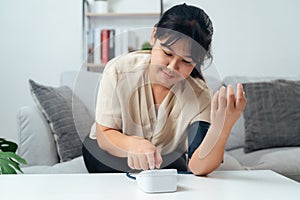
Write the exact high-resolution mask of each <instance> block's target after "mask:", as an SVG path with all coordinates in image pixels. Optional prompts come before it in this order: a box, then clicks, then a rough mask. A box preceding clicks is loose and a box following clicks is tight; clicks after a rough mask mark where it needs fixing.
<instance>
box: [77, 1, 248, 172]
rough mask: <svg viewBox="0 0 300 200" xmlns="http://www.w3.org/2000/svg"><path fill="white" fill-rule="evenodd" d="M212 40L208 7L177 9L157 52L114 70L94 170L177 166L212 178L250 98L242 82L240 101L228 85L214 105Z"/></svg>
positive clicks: (99, 117)
mask: <svg viewBox="0 0 300 200" xmlns="http://www.w3.org/2000/svg"><path fill="white" fill-rule="evenodd" d="M212 34H213V28H212V23H211V21H210V19H209V17H208V16H207V14H206V13H205V12H204V11H203V10H202V9H200V8H197V7H194V6H189V5H186V4H181V5H176V6H174V7H172V8H170V9H169V10H167V11H166V12H165V13H164V14H163V16H162V17H161V19H160V20H159V22H158V23H157V24H156V26H155V27H154V29H153V32H152V35H151V44H152V50H151V51H137V52H133V53H130V54H128V55H124V56H121V57H118V58H115V59H113V60H112V61H110V62H109V63H108V64H107V66H106V69H105V71H104V73H103V77H102V80H101V83H100V88H99V92H98V100H97V108H96V123H95V124H94V126H93V127H92V130H91V133H90V136H89V137H87V138H86V140H85V142H84V146H83V156H84V160H85V164H86V167H87V169H88V170H89V172H120V171H127V170H130V169H142V170H147V169H154V168H176V169H178V170H180V171H186V170H188V169H189V170H190V171H192V172H193V173H194V174H196V175H206V174H208V173H210V172H212V171H213V170H215V169H216V168H217V167H218V166H219V165H220V163H221V162H222V159H223V155H224V149H225V144H226V141H227V139H228V137H229V134H230V131H231V128H232V126H233V125H234V123H235V122H236V121H237V120H238V118H239V117H240V115H241V113H242V112H243V109H244V107H245V105H246V98H245V93H244V91H243V88H242V85H241V84H238V85H237V94H236V97H235V95H234V92H233V87H232V86H228V88H227V91H226V88H225V87H221V88H220V90H219V91H218V92H216V93H215V94H214V96H213V98H212V100H211V97H210V92H209V89H208V87H207V85H206V83H205V81H204V78H203V76H202V73H201V66H202V65H203V62H204V60H205V59H210V57H211V56H210V46H211V40H212ZM186 152H187V155H188V158H187V159H186V156H185V155H186Z"/></svg>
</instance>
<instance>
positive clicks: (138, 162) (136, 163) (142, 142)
mask: <svg viewBox="0 0 300 200" xmlns="http://www.w3.org/2000/svg"><path fill="white" fill-rule="evenodd" d="M136 139H137V141H136V142H135V145H132V147H131V148H130V149H129V152H128V157H127V161H128V166H129V167H130V168H131V169H143V170H148V169H154V168H160V165H161V163H162V157H161V155H160V152H159V151H158V150H157V148H156V147H155V146H154V145H153V144H152V143H151V142H149V141H148V140H146V139H144V138H136Z"/></svg>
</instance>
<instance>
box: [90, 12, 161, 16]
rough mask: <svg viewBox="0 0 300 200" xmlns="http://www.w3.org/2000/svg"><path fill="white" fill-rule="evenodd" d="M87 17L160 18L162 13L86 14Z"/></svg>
mask: <svg viewBox="0 0 300 200" xmlns="http://www.w3.org/2000/svg"><path fill="white" fill-rule="evenodd" d="M86 16H87V17H159V16H160V13H92V12H88V13H86Z"/></svg>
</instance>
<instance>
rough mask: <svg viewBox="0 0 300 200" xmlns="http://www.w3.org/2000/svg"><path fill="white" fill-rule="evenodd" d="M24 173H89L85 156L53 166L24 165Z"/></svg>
mask: <svg viewBox="0 0 300 200" xmlns="http://www.w3.org/2000/svg"><path fill="white" fill-rule="evenodd" d="M22 171H23V172H24V174H74V173H80V174H82V173H88V171H87V169H86V167H85V164H84V161H83V157H82V156H80V157H77V158H74V159H73V160H70V161H67V162H63V163H57V164H55V165H53V166H45V165H37V166H31V167H23V168H22Z"/></svg>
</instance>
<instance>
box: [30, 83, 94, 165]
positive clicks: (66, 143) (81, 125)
mask: <svg viewBox="0 0 300 200" xmlns="http://www.w3.org/2000/svg"><path fill="white" fill-rule="evenodd" d="M29 83H30V88H31V92H32V96H33V98H34V100H35V101H36V102H37V104H38V106H39V107H40V109H41V111H42V113H43V114H44V115H45V117H46V119H47V120H48V122H49V125H50V128H51V130H52V132H53V134H54V138H55V141H56V146H57V151H58V155H59V158H60V161H61V162H64V161H68V160H71V159H73V158H75V157H78V156H80V155H82V153H81V147H82V142H81V141H82V140H83V138H84V137H85V136H86V135H88V133H89V130H90V127H91V125H92V124H93V121H94V120H93V118H92V117H91V116H90V114H89V112H88V111H87V109H86V107H85V106H84V104H83V103H82V102H81V100H80V99H79V98H78V97H76V96H75V95H74V94H73V92H72V90H71V89H70V88H69V87H67V86H62V87H57V88H55V87H48V86H43V85H40V84H37V83H35V82H34V81H33V80H29Z"/></svg>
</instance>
